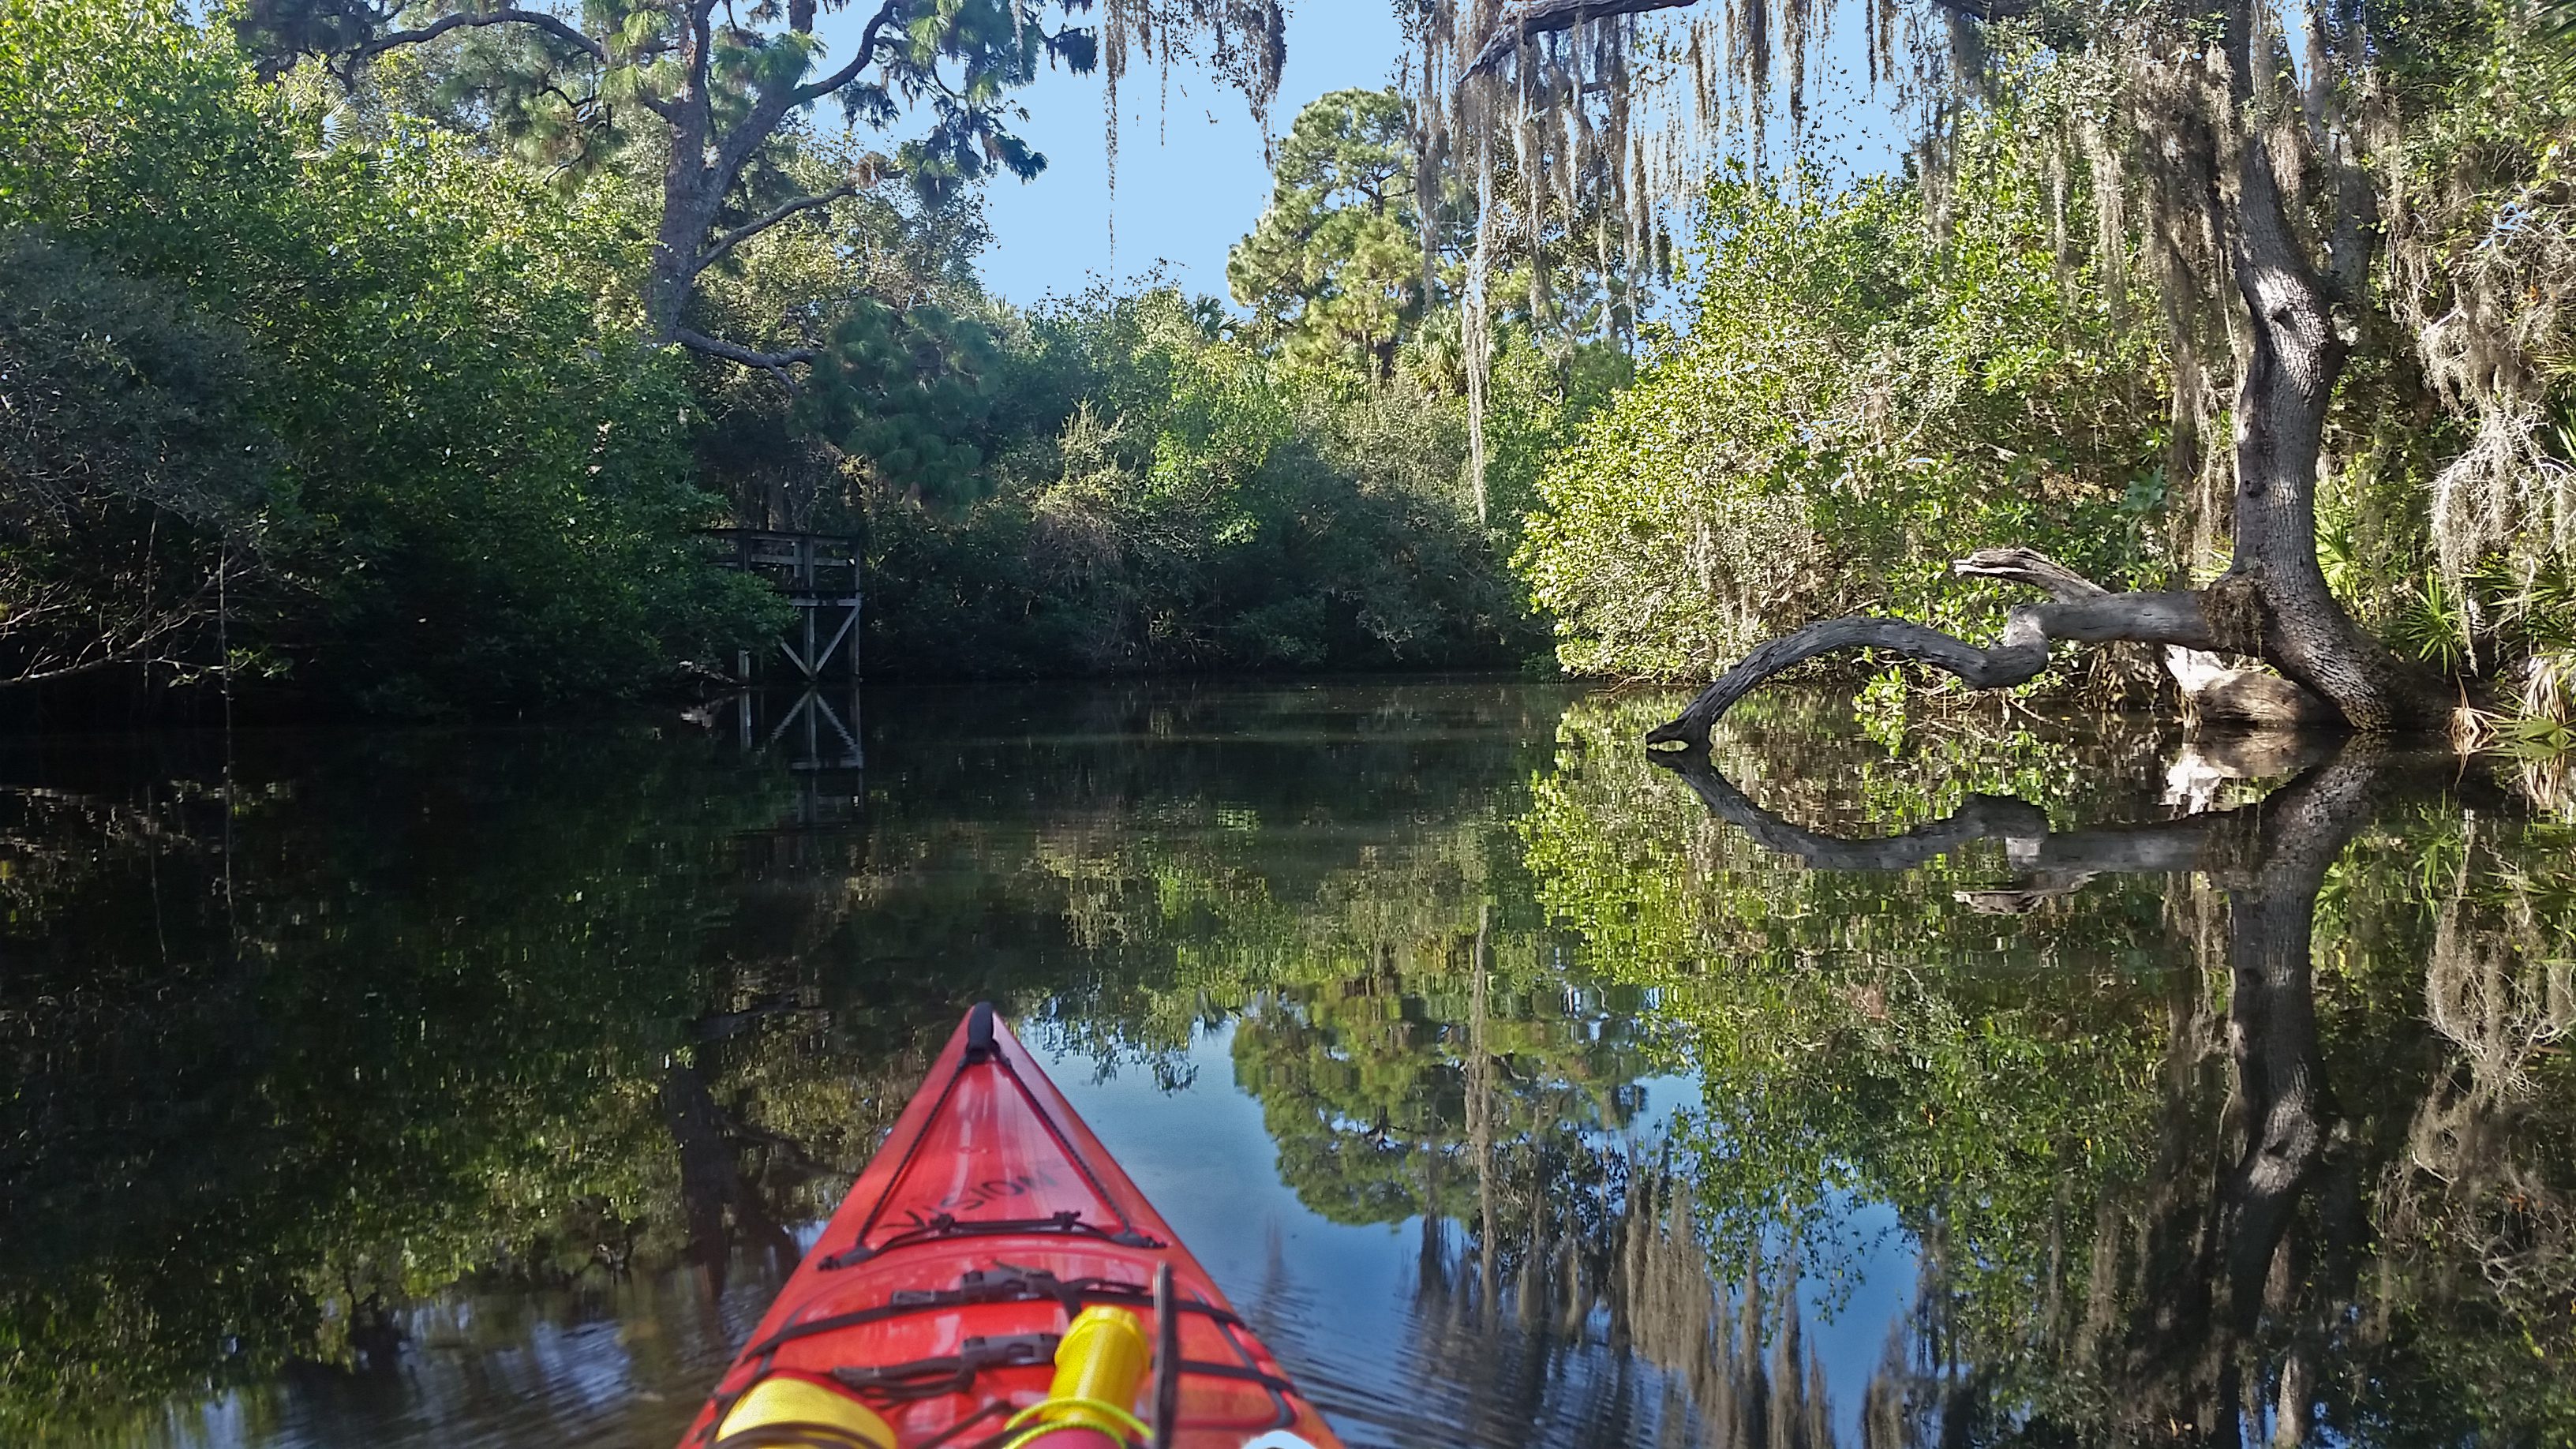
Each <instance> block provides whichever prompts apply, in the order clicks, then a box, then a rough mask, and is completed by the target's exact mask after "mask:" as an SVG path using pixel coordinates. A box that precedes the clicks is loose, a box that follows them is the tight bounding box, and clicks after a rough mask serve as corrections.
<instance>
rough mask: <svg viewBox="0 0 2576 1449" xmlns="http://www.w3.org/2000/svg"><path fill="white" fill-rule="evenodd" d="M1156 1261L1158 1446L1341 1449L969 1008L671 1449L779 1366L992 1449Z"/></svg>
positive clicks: (698, 1447) (939, 1444)
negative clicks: (1161, 1297)
mask: <svg viewBox="0 0 2576 1449" xmlns="http://www.w3.org/2000/svg"><path fill="white" fill-rule="evenodd" d="M1158 1267H1168V1268H1169V1270H1170V1274H1171V1295H1172V1301H1173V1304H1174V1318H1175V1320H1176V1321H1177V1333H1178V1340H1179V1353H1178V1355H1177V1358H1178V1361H1179V1377H1178V1385H1177V1395H1176V1408H1177V1413H1176V1415H1175V1416H1174V1418H1173V1431H1174V1432H1173V1434H1172V1439H1171V1446H1170V1449H1237V1446H1241V1445H1244V1444H1246V1443H1247V1442H1248V1441H1251V1440H1254V1439H1258V1438H1261V1437H1263V1436H1265V1435H1270V1434H1273V1433H1275V1431H1286V1432H1287V1434H1289V1435H1293V1436H1295V1439H1302V1440H1303V1441H1305V1442H1306V1443H1307V1444H1309V1445H1312V1446H1315V1449H1339V1445H1338V1441H1337V1440H1335V1439H1334V1437H1333V1435H1332V1432H1331V1430H1330V1429H1329V1428H1327V1427H1326V1426H1325V1424H1324V1422H1323V1419H1322V1416H1321V1415H1320V1414H1318V1413H1317V1412H1316V1410H1315V1408H1314V1407H1313V1405H1311V1404H1309V1403H1308V1402H1307V1401H1306V1400H1305V1399H1304V1398H1303V1397H1302V1396H1301V1395H1299V1394H1298V1392H1297V1390H1296V1388H1295V1386H1294V1385H1293V1384H1291V1383H1290V1382H1289V1381H1288V1379H1287V1376H1286V1375H1285V1374H1284V1373H1283V1372H1282V1371H1281V1370H1280V1367H1279V1365H1278V1363H1277V1361H1276V1360H1275V1359H1273V1358H1272V1357H1271V1354H1270V1351H1269V1350H1268V1349H1267V1348H1266V1347H1264V1346H1263V1345H1262V1343H1261V1341H1260V1339H1259V1338H1257V1337H1256V1336H1255V1335H1254V1334H1253V1332H1252V1330H1251V1328H1250V1327H1249V1326H1248V1325H1247V1324H1245V1323H1244V1321H1243V1319H1242V1318H1241V1317H1239V1316H1238V1315H1237V1314H1236V1313H1235V1312H1234V1310H1233V1308H1232V1306H1231V1305H1229V1304H1228V1303H1227V1302H1226V1299H1225V1295H1224V1293H1222V1292H1221V1291H1220V1290H1219V1289H1218V1288H1217V1286H1216V1283H1215V1282H1214V1280H1212V1279H1210V1278H1209V1277H1208V1275H1207V1273H1206V1271H1205V1270H1204V1269H1202V1268H1201V1267H1200V1266H1199V1264H1198V1262H1197V1260H1196V1259H1194V1258H1192V1257H1191V1256H1190V1254H1189V1252H1188V1250H1187V1249H1185V1248H1183V1247H1182V1246H1181V1245H1180V1241H1179V1238H1178V1237H1177V1235H1175V1234H1174V1233H1173V1231H1172V1229H1171V1226H1170V1225H1169V1224H1168V1223H1166V1222H1164V1221H1163V1219H1162V1216H1161V1215H1160V1214H1158V1213H1156V1212H1155V1211H1154V1208H1153V1205H1152V1204H1151V1203H1149V1202H1147V1201H1146V1199H1145V1195H1144V1194H1143V1193H1142V1192H1141V1191H1139V1190H1138V1189H1137V1187H1136V1185H1135V1184H1134V1183H1133V1182H1132V1181H1130V1180H1129V1179H1128V1177H1127V1175H1126V1173H1125V1172H1123V1171H1122V1170H1121V1169H1120V1168H1119V1166H1118V1164H1117V1162H1116V1161H1115V1160H1114V1159H1112V1158H1111V1157H1110V1155H1109V1153H1108V1151H1107V1150H1106V1149H1105V1148H1103V1147H1102V1146H1101V1145H1100V1141H1099V1139H1098V1138H1096V1137H1094V1136H1093V1135H1092V1133H1091V1130H1090V1128H1089V1127H1087V1126H1086V1125H1084V1123H1083V1122H1082V1119H1081V1118H1080V1117H1078V1116H1076V1115H1075V1113H1074V1111H1073V1108H1072V1106H1071V1105H1070V1104H1069V1103H1067V1102H1066V1101H1065V1100H1064V1097H1063V1096H1062V1094H1060V1093H1059V1092H1057V1090H1056V1088H1055V1084H1054V1083H1053V1082H1050V1081H1048V1080H1047V1077H1046V1074H1045V1073H1044V1072H1043V1071H1042V1070H1040V1069H1039V1067H1038V1065H1037V1063H1036V1061H1035V1060H1034V1059H1032V1058H1031V1057H1030V1056H1029V1054H1028V1051H1027V1049H1026V1048H1024V1047H1022V1046H1021V1045H1020V1043H1019V1041H1018V1040H1017V1039H1016V1038H1015V1037H1013V1036H1012V1035H1011V1033H1010V1031H1009V1030H1008V1029H1007V1028H1005V1027H1003V1026H1002V1025H1001V1024H1000V1023H999V1022H998V1021H996V1020H995V1019H994V1017H993V1014H992V1011H991V1008H990V1007H986V1006H978V1007H976V1008H975V1010H974V1011H972V1012H970V1013H969V1014H968V1016H967V1018H966V1020H965V1021H963V1022H961V1023H960V1024H959V1026H958V1028H957V1030H956V1032H955V1033H954V1034H952V1035H951V1037H950V1038H949V1041H948V1045H947V1047H946V1048H945V1049H944V1050H943V1051H942V1052H941V1053H940V1055H939V1058H938V1060H937V1061H936V1062H935V1063H933V1065H932V1067H931V1069H930V1073H929V1076H928V1078H927V1079H926V1080H925V1081H924V1082H923V1084H922V1087H921V1089H920V1090H919V1091H918V1092H916V1093H915V1094H914V1096H913V1098H912V1101H911V1102H910V1103H909V1104H908V1105H907V1106H906V1107H905V1108H904V1111H903V1115H902V1116H901V1117H900V1118H899V1119H898V1120H897V1121H896V1123H895V1127H894V1130H893V1131H892V1132H891V1133H890V1134H888V1136H887V1138H886V1141H885V1144H884V1145H883V1146H882V1147H880V1148H879V1149H878V1150H877V1154H876V1156H875V1158H874V1159H873V1160H872V1161H870V1162H869V1164H868V1167H867V1170H866V1172H864V1173H862V1174H861V1175H860V1177H859V1180H858V1182H857V1183H856V1184H855V1185H854V1186H853V1187H852V1188H851V1189H850V1193H849V1196H848V1197H847V1198H846V1199H844V1200H843V1202H842V1204H841V1206H840V1209H839V1210H838V1211H836V1212H835V1213H834V1214H833V1215H832V1219H831V1221H830V1222H829V1223H828V1224H826V1225H825V1227H824V1229H823V1233H822V1236H821V1237H820V1238H819V1239H818V1240H817V1241H816V1242H815V1244H814V1246H813V1248H812V1250H811V1251H809V1252H808V1253H807V1254H806V1255H805V1259H804V1261H803V1262H802V1263H800V1264H798V1265H797V1268H796V1271H795V1273H794V1274H793V1275H792V1276H791V1277H789V1279H788V1280H787V1283H786V1285H785V1287H783V1288H782V1289H781V1290H780V1292H779V1295H778V1299H777V1301H776V1302H775V1303H773V1304H772V1305H771V1306H770V1310H769V1312H768V1314H767V1315H766V1316H764V1317H763V1318H762V1319H761V1321H760V1325H759V1327H758V1328H756V1329H755V1330H754V1331H753V1333H752V1336H751V1340H750V1342H749V1343H748V1344H746V1345H745V1347H744V1348H743V1351H742V1353H741V1354H740V1355H739V1356H738V1357H737V1358H736V1359H735V1360H734V1363H733V1365H732V1367H731V1368H729V1369H727V1370H726V1372H725V1375H724V1377H723V1378H722V1379H721V1380H719V1381H718V1384H717V1387H716V1392H715V1394H714V1396H713V1397H712V1398H711V1399H710V1400H709V1401H708V1403H707V1405H706V1407H705V1408H703V1409H702V1410H701V1411H700V1413H699V1415H698V1417H697V1420H696V1421H695V1422H694V1423H693V1424H692V1425H691V1427H690V1429H689V1432H688V1434H687V1435H686V1436H685V1437H683V1438H682V1440H681V1449H706V1446H708V1445H710V1444H712V1443H713V1442H714V1439H715V1430H716V1426H717V1425H718V1424H719V1423H720V1422H721V1421H722V1418H723V1415H724V1414H725V1413H726V1412H727V1410H728V1409H729V1408H730V1406H731V1405H732V1404H733V1403H734V1402H736V1401H737V1400H738V1399H739V1398H740V1397H741V1396H742V1395H743V1394H744V1393H746V1392H747V1391H748V1390H749V1389H750V1388H751V1387H752V1386H753V1385H754V1384H756V1383H758V1382H760V1381H761V1380H762V1379H764V1378H766V1377H768V1376H769V1375H771V1374H774V1373H778V1372H781V1371H792V1372H802V1373H807V1374H820V1375H828V1376H830V1377H831V1378H832V1379H834V1380H836V1381H837V1382H839V1383H840V1384H842V1385H844V1386H846V1387H847V1388H849V1389H850V1390H852V1391H854V1392H855V1393H856V1394H857V1395H858V1397H859V1398H861V1399H862V1400H863V1401H865V1402H866V1403H867V1404H869V1405H870V1406H871V1407H873V1408H874V1409H875V1410H876V1411H877V1412H878V1413H879V1414H880V1415H882V1416H883V1417H884V1418H885V1420H886V1421H887V1422H888V1423H889V1424H890V1425H891V1426H892V1428H893V1430H894V1432H895V1435H896V1438H897V1441H898V1443H899V1445H900V1446H901V1449H934V1446H935V1449H978V1446H981V1445H985V1444H987V1443H988V1442H989V1443H991V1444H994V1445H998V1444H1000V1443H1002V1442H1004V1441H1005V1440H1006V1439H1008V1438H1009V1437H1010V1436H1009V1435H1008V1434H1006V1433H1005V1432H1004V1430H1003V1425H1004V1423H1005V1421H1006V1420H1007V1419H1008V1418H1009V1417H1010V1416H1011V1414H1012V1413H1013V1412H1015V1411H1017V1410H1019V1409H1022V1408H1025V1407H1027V1406H1029V1405H1032V1404H1035V1403H1037V1402H1038V1401H1039V1400H1041V1399H1043V1398H1045V1397H1046V1395H1047V1390H1048V1383H1049V1378H1050V1375H1051V1373H1052V1370H1053V1359H1054V1355H1055V1352H1056V1347H1057V1344H1058V1342H1059V1341H1060V1340H1061V1338H1062V1336H1063V1335H1064V1333H1065V1331H1066V1329H1067V1326H1068V1325H1069V1324H1070V1323H1071V1321H1072V1320H1073V1318H1074V1317H1075V1316H1076V1315H1078V1314H1079V1313H1080V1312H1081V1311H1082V1310H1083V1309H1084V1308H1086V1307H1091V1306H1095V1305H1110V1306H1115V1307H1120V1308H1125V1309H1128V1310H1131V1311H1133V1312H1134V1313H1136V1314H1137V1315H1138V1317H1139V1318H1140V1319H1143V1320H1145V1321H1146V1322H1148V1323H1152V1322H1154V1313H1153V1307H1154V1294H1153V1285H1154V1279H1155V1272H1156V1269H1157V1268H1158ZM1142 1412H1144V1411H1141V1410H1140V1413H1142ZM1272 1442H1274V1443H1282V1444H1287V1443H1293V1442H1294V1440H1289V1439H1285V1438H1279V1439H1274V1440H1273V1441H1272Z"/></svg>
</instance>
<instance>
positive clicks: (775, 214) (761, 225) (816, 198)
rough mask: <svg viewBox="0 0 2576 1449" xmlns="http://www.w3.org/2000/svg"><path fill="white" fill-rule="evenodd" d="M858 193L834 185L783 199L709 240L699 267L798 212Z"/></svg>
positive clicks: (698, 268)
mask: <svg viewBox="0 0 2576 1449" xmlns="http://www.w3.org/2000/svg"><path fill="white" fill-rule="evenodd" d="M858 194H859V188H858V187H856V186H835V187H833V188H832V189H831V190H829V191H818V192H816V193H815V194H813V195H812V196H800V197H797V198H796V199H795V200H794V201H789V202H783V203H781V204H780V205H778V206H776V207H773V208H771V209H770V211H769V212H768V214H767V215H764V216H761V217H757V218H755V219H753V220H751V221H747V222H744V223H743V224H742V225H740V226H738V227H735V228H734V229H733V230H731V231H729V232H726V233H725V234H724V235H722V236H720V237H717V238H716V239H715V240H714V241H712V242H709V243H708V244H707V249H706V250H705V251H702V252H700V253H698V261H697V270H699V271H701V272H703V271H705V270H706V269H707V268H709V267H711V266H714V265H715V264H716V263H717V262H720V261H722V260H724V255H725V253H727V252H729V251H732V250H733V249H734V248H735V247H737V246H740V245H742V244H743V243H744V242H746V241H749V240H750V239H751V238H753V237H755V236H758V235H760V234H761V233H762V232H765V231H767V230H769V229H770V228H771V227H773V226H776V225H778V224H779V223H780V222H782V221H785V220H787V219H788V218H789V217H791V216H794V215H796V214H797V213H798V212H802V211H812V210H813V209H815V208H816V207H818V206H829V205H831V204H832V203H833V202H835V201H839V200H841V199H842V198H844V197H850V196H856V195H858Z"/></svg>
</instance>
